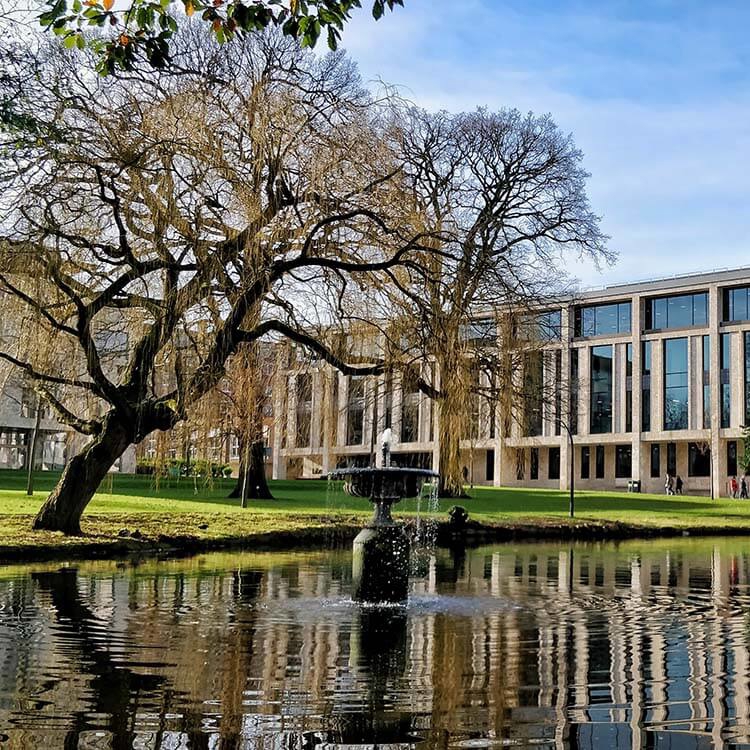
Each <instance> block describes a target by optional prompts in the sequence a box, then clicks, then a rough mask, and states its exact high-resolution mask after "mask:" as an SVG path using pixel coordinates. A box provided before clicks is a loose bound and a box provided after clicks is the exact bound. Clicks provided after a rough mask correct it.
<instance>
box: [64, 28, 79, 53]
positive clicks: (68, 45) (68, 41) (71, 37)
mask: <svg viewBox="0 0 750 750" xmlns="http://www.w3.org/2000/svg"><path fill="white" fill-rule="evenodd" d="M77 37H78V34H71V33H70V32H68V34H67V35H66V36H64V37H63V46H64V47H65V49H73V47H75V46H76V39H77Z"/></svg>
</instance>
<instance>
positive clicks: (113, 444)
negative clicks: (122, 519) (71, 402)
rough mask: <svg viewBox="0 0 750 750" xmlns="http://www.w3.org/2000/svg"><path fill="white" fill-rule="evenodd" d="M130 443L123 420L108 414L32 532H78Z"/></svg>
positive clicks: (62, 479) (66, 471)
mask: <svg viewBox="0 0 750 750" xmlns="http://www.w3.org/2000/svg"><path fill="white" fill-rule="evenodd" d="M132 442H133V434H132V432H131V430H129V429H128V428H127V427H126V424H125V422H124V421H122V420H120V419H118V418H117V417H116V416H115V415H113V414H110V415H109V416H108V417H107V418H106V419H105V421H104V426H103V428H102V432H101V433H100V434H99V435H97V436H96V437H95V438H94V439H93V440H92V441H91V442H90V443H88V444H87V445H86V446H85V447H84V448H83V450H82V451H81V452H80V453H79V454H78V455H76V456H74V457H73V458H72V459H71V460H70V461H69V462H68V465H67V466H66V467H65V469H64V470H63V473H62V476H61V477H60V480H59V481H58V483H57V485H56V486H55V489H54V490H52V493H51V494H50V496H49V497H48V498H47V499H46V500H45V502H44V505H42V507H41V509H40V510H39V513H37V516H36V518H35V519H34V525H33V528H34V529H46V530H48V531H62V532H63V533H64V534H80V533H81V515H82V514H83V511H84V509H85V508H86V506H87V505H88V504H89V502H90V500H91V498H92V497H93V496H94V493H95V492H96V491H97V489H98V488H99V485H100V484H101V482H102V480H103V479H104V477H105V476H106V475H107V472H108V471H109V470H110V469H111V468H112V465H113V464H114V462H115V461H116V460H117V459H118V458H119V457H120V456H121V455H122V454H123V453H124V452H125V449H126V448H127V447H128V446H129V445H130V444H131V443H132Z"/></svg>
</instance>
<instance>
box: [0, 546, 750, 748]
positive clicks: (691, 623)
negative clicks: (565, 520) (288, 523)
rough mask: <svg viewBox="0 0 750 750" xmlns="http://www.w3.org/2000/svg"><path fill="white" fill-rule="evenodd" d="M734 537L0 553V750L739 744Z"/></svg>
mask: <svg viewBox="0 0 750 750" xmlns="http://www.w3.org/2000/svg"><path fill="white" fill-rule="evenodd" d="M744 546H745V542H744V541H742V540H740V541H732V540H728V541H727V540H724V541H719V542H712V541H704V542H694V541H691V540H684V541H678V542H670V543H668V544H659V543H639V544H635V543H633V544H623V545H620V546H608V545H599V546H583V545H582V546H576V547H569V546H556V545H516V546H502V547H493V548H483V549H478V550H468V551H464V550H452V551H451V550H440V551H438V553H437V554H436V556H434V557H433V558H432V559H431V560H430V561H429V564H428V565H427V566H426V569H425V570H424V571H423V572H424V575H423V577H421V578H419V579H416V580H415V581H414V582H413V590H412V596H411V599H410V602H409V604H408V606H406V607H387V608H374V607H361V606H359V605H355V604H353V603H352V602H351V601H350V599H349V593H350V570H351V561H350V559H349V558H348V556H347V555H345V554H343V553H336V554H334V555H331V553H328V552H326V553H319V554H306V555H282V554H267V555H242V556H237V555H207V556H202V557H197V558H194V559H191V560H187V561H163V562H150V563H144V564H143V565H141V566H136V567H132V566H117V565H116V564H114V563H92V564H83V563H82V564H81V565H79V566H78V567H77V568H75V567H70V568H63V569H56V568H54V567H50V566H47V567H34V568H6V569H3V570H0V744H1V745H2V747H9V748H27V747H28V748H36V747H49V748H55V747H61V748H99V747H101V748H131V747H139V748H191V749H192V748H222V749H225V748H238V749H239V748H254V749H255V748H264V749H265V748H274V750H276V748H278V749H279V750H284V749H286V748H288V749H289V750H305V749H308V748H309V749H310V750H312V749H313V748H319V749H320V750H322V749H323V748H328V747H332V746H375V745H377V746H378V747H382V746H390V747H394V748H407V747H415V748H417V747H418V748H433V747H435V748H438V747H439V748H446V749H447V748H474V747H489V748H495V747H506V746H510V747H530V746H533V747H548V748H609V747H616V748H678V749H682V748H708V747H725V748H740V747H750V658H749V651H748V646H749V641H750V629H749V628H748V625H749V622H748V612H750V589H749V588H748V583H749V575H750V558H749V557H748V554H747V553H745V551H744Z"/></svg>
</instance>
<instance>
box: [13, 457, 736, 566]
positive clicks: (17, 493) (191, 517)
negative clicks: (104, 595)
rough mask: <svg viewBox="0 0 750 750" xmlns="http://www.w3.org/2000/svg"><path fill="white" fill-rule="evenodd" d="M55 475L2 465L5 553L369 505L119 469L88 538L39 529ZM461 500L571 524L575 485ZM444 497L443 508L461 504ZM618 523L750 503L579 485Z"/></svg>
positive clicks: (527, 521)
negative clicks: (241, 498)
mask: <svg viewBox="0 0 750 750" xmlns="http://www.w3.org/2000/svg"><path fill="white" fill-rule="evenodd" d="M56 478H57V475H56V474H52V473H46V472H45V473H39V474H37V475H36V478H35V490H36V491H35V493H34V495H33V496H32V497H28V496H27V495H26V493H25V481H26V480H25V476H24V474H23V472H16V471H0V555H2V553H3V549H5V550H6V551H7V550H8V549H9V548H13V547H29V548H31V547H39V546H40V545H41V546H44V545H56V546H60V545H66V546H67V545H70V546H71V548H73V547H75V546H76V545H78V546H80V545H81V544H86V543H88V544H90V543H92V541H96V543H97V544H105V543H109V542H115V541H116V542H118V543H121V542H122V537H119V536H118V532H120V531H121V530H123V529H127V530H129V531H133V530H135V529H138V530H139V532H140V534H141V535H142V537H143V538H144V539H150V540H153V539H158V538H160V537H161V538H162V539H165V538H174V537H180V536H183V537H184V536H190V537H193V538H195V539H202V540H209V541H210V540H220V539H222V538H226V537H237V536H245V535H256V534H257V535H263V534H266V533H268V532H280V531H285V530H288V531H294V532H297V533H300V532H304V531H305V530H311V529H321V528H331V526H332V525H334V524H344V525H347V524H348V525H350V526H351V525H356V524H360V523H361V522H362V519H363V517H366V516H367V515H369V514H370V512H371V511H370V507H369V505H367V504H366V503H364V502H363V501H362V500H358V499H355V498H350V497H348V496H346V495H344V494H343V493H342V492H340V491H337V492H334V493H333V494H332V495H331V496H329V493H328V489H327V485H326V483H325V482H324V481H278V482H272V483H271V489H272V491H273V493H274V496H275V499H274V500H265V501H251V507H250V508H248V509H245V510H243V509H242V508H240V507H239V502H238V501H237V500H229V499H227V494H228V492H229V490H230V488H231V487H232V485H233V482H232V481H231V480H216V481H214V482H213V483H210V484H206V483H205V482H202V481H197V482H196V481H194V480H192V479H181V480H163V481H162V482H160V484H159V486H157V485H156V483H155V482H154V480H153V479H152V478H151V477H145V476H131V475H116V474H115V475H111V478H110V479H108V480H107V481H106V482H105V483H104V485H103V486H102V487H101V488H100V491H99V493H98V494H97V495H96V497H95V498H94V500H93V501H92V503H91V504H90V505H89V507H88V508H87V510H86V514H85V515H84V519H83V523H82V528H83V531H84V534H85V536H84V537H83V539H81V538H79V539H77V540H76V539H73V540H64V541H61V540H62V537H61V535H59V534H39V533H32V532H31V531H30V522H31V516H32V515H33V514H34V513H35V512H36V511H37V509H38V508H39V506H40V505H41V503H42V502H43V500H44V498H45V497H46V494H47V492H48V491H49V490H50V489H51V488H52V486H53V485H54V482H55V480H56ZM471 494H472V497H471V498H469V499H466V500H463V501H461V504H462V505H464V506H465V507H466V508H467V510H468V511H469V514H470V516H471V517H472V518H473V519H475V520H477V521H482V522H484V523H490V524H502V525H513V526H515V525H519V526H528V525H532V526H543V525H560V524H567V523H569V520H568V519H567V513H568V495H567V493H566V492H559V491H554V490H539V489H506V488H495V487H477V488H474V490H472V492H471ZM453 504H454V502H453V501H442V502H441V509H440V515H441V516H442V517H445V511H446V510H447V509H448V508H449V507H450V506H451V505H453ZM415 510H416V503H415V501H407V502H404V503H401V504H400V505H398V506H397V508H396V512H397V515H399V514H404V513H407V514H408V513H413V512H414V511H415ZM609 522H618V523H624V524H630V525H634V526H640V527H649V528H651V529H653V528H662V527H676V528H683V529H686V530H687V529H695V530H697V529H701V528H703V529H708V528H710V529H717V530H721V529H724V530H727V531H728V530H730V529H734V530H738V531H741V530H742V529H747V530H748V531H750V502H748V503H746V502H743V501H737V500H710V499H708V498H705V497H689V496H685V497H666V496H664V495H645V494H644V495H636V494H626V493H622V492H578V493H576V521H575V522H573V523H587V524H591V523H596V524H604V523H609Z"/></svg>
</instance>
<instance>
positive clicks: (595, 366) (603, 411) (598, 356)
mask: <svg viewBox="0 0 750 750" xmlns="http://www.w3.org/2000/svg"><path fill="white" fill-rule="evenodd" d="M612 377H613V370H612V347H611V346H593V347H591V411H590V414H591V423H590V432H591V433H592V434H594V435H596V434H601V433H604V432H612V383H613V380H612Z"/></svg>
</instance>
